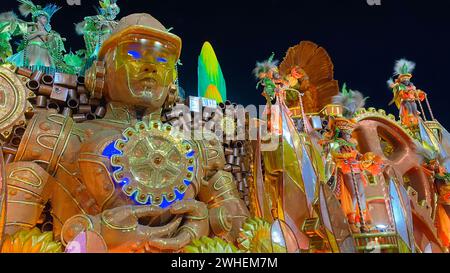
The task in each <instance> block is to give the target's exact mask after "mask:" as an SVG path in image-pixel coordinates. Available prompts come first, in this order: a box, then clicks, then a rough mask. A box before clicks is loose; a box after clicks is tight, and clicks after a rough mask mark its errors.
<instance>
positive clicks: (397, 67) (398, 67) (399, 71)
mask: <svg viewBox="0 0 450 273" xmlns="http://www.w3.org/2000/svg"><path fill="white" fill-rule="evenodd" d="M405 65H406V67H407V69H408V71H407V73H412V72H413V71H414V69H415V68H416V63H415V62H412V61H408V60H406V59H400V60H398V61H397V62H396V63H395V66H394V74H395V75H401V74H403V72H402V69H403V67H404V66H405Z"/></svg>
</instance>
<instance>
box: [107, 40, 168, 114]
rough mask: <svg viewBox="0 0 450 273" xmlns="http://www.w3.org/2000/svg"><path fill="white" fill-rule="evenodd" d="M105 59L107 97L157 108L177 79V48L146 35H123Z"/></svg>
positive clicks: (162, 102)
mask: <svg viewBox="0 0 450 273" xmlns="http://www.w3.org/2000/svg"><path fill="white" fill-rule="evenodd" d="M105 62H106V84H107V87H108V88H107V94H106V97H107V99H110V100H112V101H118V102H122V103H126V104H131V105H136V106H143V107H146V108H152V109H155V110H156V109H159V108H161V107H162V105H163V104H164V101H165V99H166V97H167V93H168V90H169V87H170V85H171V84H173V83H174V81H175V79H176V69H175V65H176V62H177V49H176V48H175V47H174V46H173V45H171V44H170V43H168V42H165V41H161V40H157V39H154V38H151V37H147V36H133V37H124V39H123V40H122V42H120V44H119V45H118V46H117V47H116V48H115V49H113V50H110V52H109V53H108V54H107V56H106V60H105Z"/></svg>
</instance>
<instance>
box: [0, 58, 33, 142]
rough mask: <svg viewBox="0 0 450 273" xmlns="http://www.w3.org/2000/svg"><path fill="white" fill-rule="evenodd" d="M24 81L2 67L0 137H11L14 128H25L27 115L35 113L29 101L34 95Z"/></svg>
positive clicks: (0, 79) (0, 71)
mask: <svg viewBox="0 0 450 273" xmlns="http://www.w3.org/2000/svg"><path fill="white" fill-rule="evenodd" d="M26 90H27V89H26V88H25V85H24V80H23V79H21V78H20V77H19V76H17V75H16V74H14V72H13V71H11V69H10V68H9V67H6V66H0V137H1V138H2V139H3V140H6V139H8V138H9V137H10V136H11V131H12V130H13V128H14V126H23V125H25V122H26V117H25V114H26V113H30V112H32V111H33V107H32V106H31V104H30V102H29V101H28V99H30V98H32V97H34V93H33V92H31V91H30V93H27V91H26Z"/></svg>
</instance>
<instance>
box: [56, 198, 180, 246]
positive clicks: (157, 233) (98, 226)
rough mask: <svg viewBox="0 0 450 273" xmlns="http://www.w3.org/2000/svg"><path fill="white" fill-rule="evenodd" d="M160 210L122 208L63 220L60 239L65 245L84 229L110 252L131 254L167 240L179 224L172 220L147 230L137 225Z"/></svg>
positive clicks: (154, 215)
mask: <svg viewBox="0 0 450 273" xmlns="http://www.w3.org/2000/svg"><path fill="white" fill-rule="evenodd" d="M163 212H164V210H163V209H161V208H159V207H155V206H122V207H117V208H114V209H110V210H105V211H103V212H102V213H101V214H99V215H97V216H87V215H76V216H74V217H72V218H71V219H69V220H68V221H66V223H65V224H64V227H63V231H62V236H63V239H64V241H65V242H66V243H68V242H69V241H71V240H73V239H74V238H75V236H76V235H77V234H79V233H80V232H82V231H84V230H87V229H89V230H94V231H96V232H97V233H98V234H100V235H101V236H102V238H103V240H104V241H105V243H106V245H107V246H108V250H109V251H110V252H130V251H131V252H135V251H140V250H141V249H143V244H144V243H145V242H146V241H148V240H150V239H152V238H162V237H169V236H170V235H171V234H174V233H175V232H176V230H177V228H178V226H179V225H180V223H181V220H182V219H181V217H178V218H174V220H173V221H171V222H170V223H169V224H167V225H165V226H158V227H150V226H146V225H141V224H139V218H143V217H158V216H161V215H162V214H163Z"/></svg>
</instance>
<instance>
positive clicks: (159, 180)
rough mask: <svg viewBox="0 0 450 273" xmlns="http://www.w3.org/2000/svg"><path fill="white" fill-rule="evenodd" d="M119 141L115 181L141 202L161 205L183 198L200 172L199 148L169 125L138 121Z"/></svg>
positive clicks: (126, 192) (115, 160)
mask: <svg viewBox="0 0 450 273" xmlns="http://www.w3.org/2000/svg"><path fill="white" fill-rule="evenodd" d="M122 135H123V139H119V140H117V141H116V142H115V144H114V148H115V149H116V150H117V151H119V152H120V154H115V155H113V156H112V157H111V164H112V166H113V167H114V168H115V171H114V173H113V178H114V180H115V181H116V182H117V183H119V184H121V185H122V190H123V192H124V193H125V194H126V195H128V196H130V197H131V198H132V199H133V200H134V201H136V202H137V203H138V204H149V205H150V204H151V205H157V206H160V207H163V208H164V207H167V206H168V205H170V204H172V203H174V202H176V201H178V200H182V199H183V197H184V194H185V192H186V190H187V188H188V186H189V185H190V184H191V183H192V180H193V179H194V176H195V171H196V161H195V157H194V155H195V151H194V150H193V146H192V144H191V143H190V142H189V141H187V140H184V139H183V137H182V134H181V133H180V132H179V131H177V130H175V129H174V128H173V127H172V126H170V125H168V124H162V123H161V122H159V121H151V122H150V123H149V124H146V123H144V122H138V123H137V124H136V126H135V127H134V128H133V127H130V128H128V129H126V130H125V131H124V132H123V134H122Z"/></svg>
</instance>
